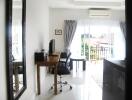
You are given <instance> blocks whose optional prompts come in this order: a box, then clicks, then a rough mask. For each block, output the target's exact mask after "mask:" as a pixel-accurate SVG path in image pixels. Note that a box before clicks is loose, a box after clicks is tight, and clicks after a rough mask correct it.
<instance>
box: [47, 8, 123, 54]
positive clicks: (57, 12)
mask: <svg viewBox="0 0 132 100" xmlns="http://www.w3.org/2000/svg"><path fill="white" fill-rule="evenodd" d="M49 17H50V30H49V33H50V39H51V38H55V39H56V49H57V50H58V51H63V48H64V39H63V35H55V32H54V30H55V29H56V28H59V29H63V27H64V20H70V19H75V20H92V19H90V18H89V17H88V10H83V9H82V10H79V9H50V13H49ZM106 20H125V11H112V16H111V17H110V18H107V19H106Z"/></svg>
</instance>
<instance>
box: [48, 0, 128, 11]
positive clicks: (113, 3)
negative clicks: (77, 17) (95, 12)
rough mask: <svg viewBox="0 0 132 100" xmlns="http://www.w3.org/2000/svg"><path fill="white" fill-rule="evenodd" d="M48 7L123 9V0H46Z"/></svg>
mask: <svg viewBox="0 0 132 100" xmlns="http://www.w3.org/2000/svg"><path fill="white" fill-rule="evenodd" d="M48 3H49V7H50V8H74V9H75V8H77V9H88V8H111V9H121V10H124V9H125V0H48Z"/></svg>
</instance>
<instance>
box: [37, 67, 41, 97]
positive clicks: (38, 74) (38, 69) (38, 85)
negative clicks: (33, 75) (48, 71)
mask: <svg viewBox="0 0 132 100" xmlns="http://www.w3.org/2000/svg"><path fill="white" fill-rule="evenodd" d="M37 88H38V95H40V66H39V65H37Z"/></svg>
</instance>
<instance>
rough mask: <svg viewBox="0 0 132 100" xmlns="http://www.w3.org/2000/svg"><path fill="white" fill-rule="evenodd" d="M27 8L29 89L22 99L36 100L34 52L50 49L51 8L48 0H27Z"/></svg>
mask: <svg viewBox="0 0 132 100" xmlns="http://www.w3.org/2000/svg"><path fill="white" fill-rule="evenodd" d="M26 9H27V12H26V14H27V15H26V66H27V89H26V91H25V92H24V94H23V95H22V97H21V99H20V100H35V99H36V96H37V95H36V93H37V91H36V68H35V65H34V52H35V51H40V50H41V49H42V48H44V49H48V42H49V34H48V33H49V9H48V4H47V0H27V8H26ZM43 74H45V72H44V71H43Z"/></svg>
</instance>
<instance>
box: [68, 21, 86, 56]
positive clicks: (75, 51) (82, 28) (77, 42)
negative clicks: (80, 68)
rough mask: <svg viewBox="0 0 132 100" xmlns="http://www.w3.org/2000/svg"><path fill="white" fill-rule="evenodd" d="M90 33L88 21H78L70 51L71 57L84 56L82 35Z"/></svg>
mask: <svg viewBox="0 0 132 100" xmlns="http://www.w3.org/2000/svg"><path fill="white" fill-rule="evenodd" d="M84 33H86V34H88V33H89V24H88V21H81V20H80V21H78V23H77V28H76V31H75V35H74V37H73V41H72V43H71V47H70V51H71V52H72V55H71V57H81V58H82V57H84V56H81V35H82V34H84Z"/></svg>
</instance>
